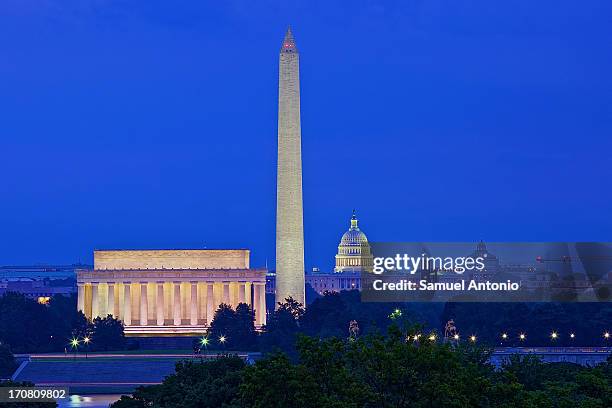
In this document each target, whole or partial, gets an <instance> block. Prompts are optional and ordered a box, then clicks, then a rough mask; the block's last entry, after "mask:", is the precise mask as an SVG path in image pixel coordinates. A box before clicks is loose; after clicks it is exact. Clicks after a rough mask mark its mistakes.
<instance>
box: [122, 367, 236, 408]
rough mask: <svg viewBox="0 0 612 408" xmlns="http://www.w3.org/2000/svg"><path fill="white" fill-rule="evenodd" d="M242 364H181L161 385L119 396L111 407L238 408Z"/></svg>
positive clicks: (142, 388)
mask: <svg viewBox="0 0 612 408" xmlns="http://www.w3.org/2000/svg"><path fill="white" fill-rule="evenodd" d="M244 366H245V364H244V361H242V359H241V358H239V357H236V356H222V357H220V358H218V359H216V360H212V361H183V362H179V363H177V364H176V373H175V374H172V375H170V376H168V377H167V378H166V379H165V380H164V382H163V384H161V385H155V386H151V387H140V388H138V389H137V390H136V391H135V392H134V395H133V396H132V397H126V396H123V397H121V399H120V400H119V401H117V402H115V403H114V404H113V405H112V407H113V408H136V407H138V408H144V407H149V406H153V407H164V408H239V407H240V405H239V404H238V387H239V385H240V383H241V381H242V370H243V369H244Z"/></svg>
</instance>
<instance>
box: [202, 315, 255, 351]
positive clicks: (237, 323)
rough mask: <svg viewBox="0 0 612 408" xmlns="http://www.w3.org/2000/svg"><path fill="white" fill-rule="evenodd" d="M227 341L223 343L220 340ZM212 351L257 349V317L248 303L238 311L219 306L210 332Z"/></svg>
mask: <svg viewBox="0 0 612 408" xmlns="http://www.w3.org/2000/svg"><path fill="white" fill-rule="evenodd" d="M221 337H223V338H224V339H226V341H225V343H221V342H220V341H219V339H220V338H221ZM208 339H209V341H210V343H209V346H208V348H210V349H226V350H243V351H244V350H253V349H255V348H256V342H257V339H256V334H255V315H254V313H253V309H251V307H250V306H249V305H247V304H246V303H240V304H238V306H236V310H234V309H232V307H231V306H229V305H226V304H224V303H222V304H220V305H219V308H218V309H217V311H216V312H215V317H214V318H213V321H212V322H211V324H210V329H209V330H208Z"/></svg>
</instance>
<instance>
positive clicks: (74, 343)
mask: <svg viewBox="0 0 612 408" xmlns="http://www.w3.org/2000/svg"><path fill="white" fill-rule="evenodd" d="M70 346H72V348H73V349H74V359H75V360H76V353H77V350H78V348H79V339H76V338H72V340H70Z"/></svg>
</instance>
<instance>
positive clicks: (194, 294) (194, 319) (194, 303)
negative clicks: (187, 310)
mask: <svg viewBox="0 0 612 408" xmlns="http://www.w3.org/2000/svg"><path fill="white" fill-rule="evenodd" d="M190 317H191V319H190V321H189V323H190V324H191V325H192V326H196V325H197V324H198V282H191V316H190Z"/></svg>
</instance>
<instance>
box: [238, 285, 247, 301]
mask: <svg viewBox="0 0 612 408" xmlns="http://www.w3.org/2000/svg"><path fill="white" fill-rule="evenodd" d="M245 290H246V283H245V282H238V303H245V300H246V295H245V293H244V291H245Z"/></svg>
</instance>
